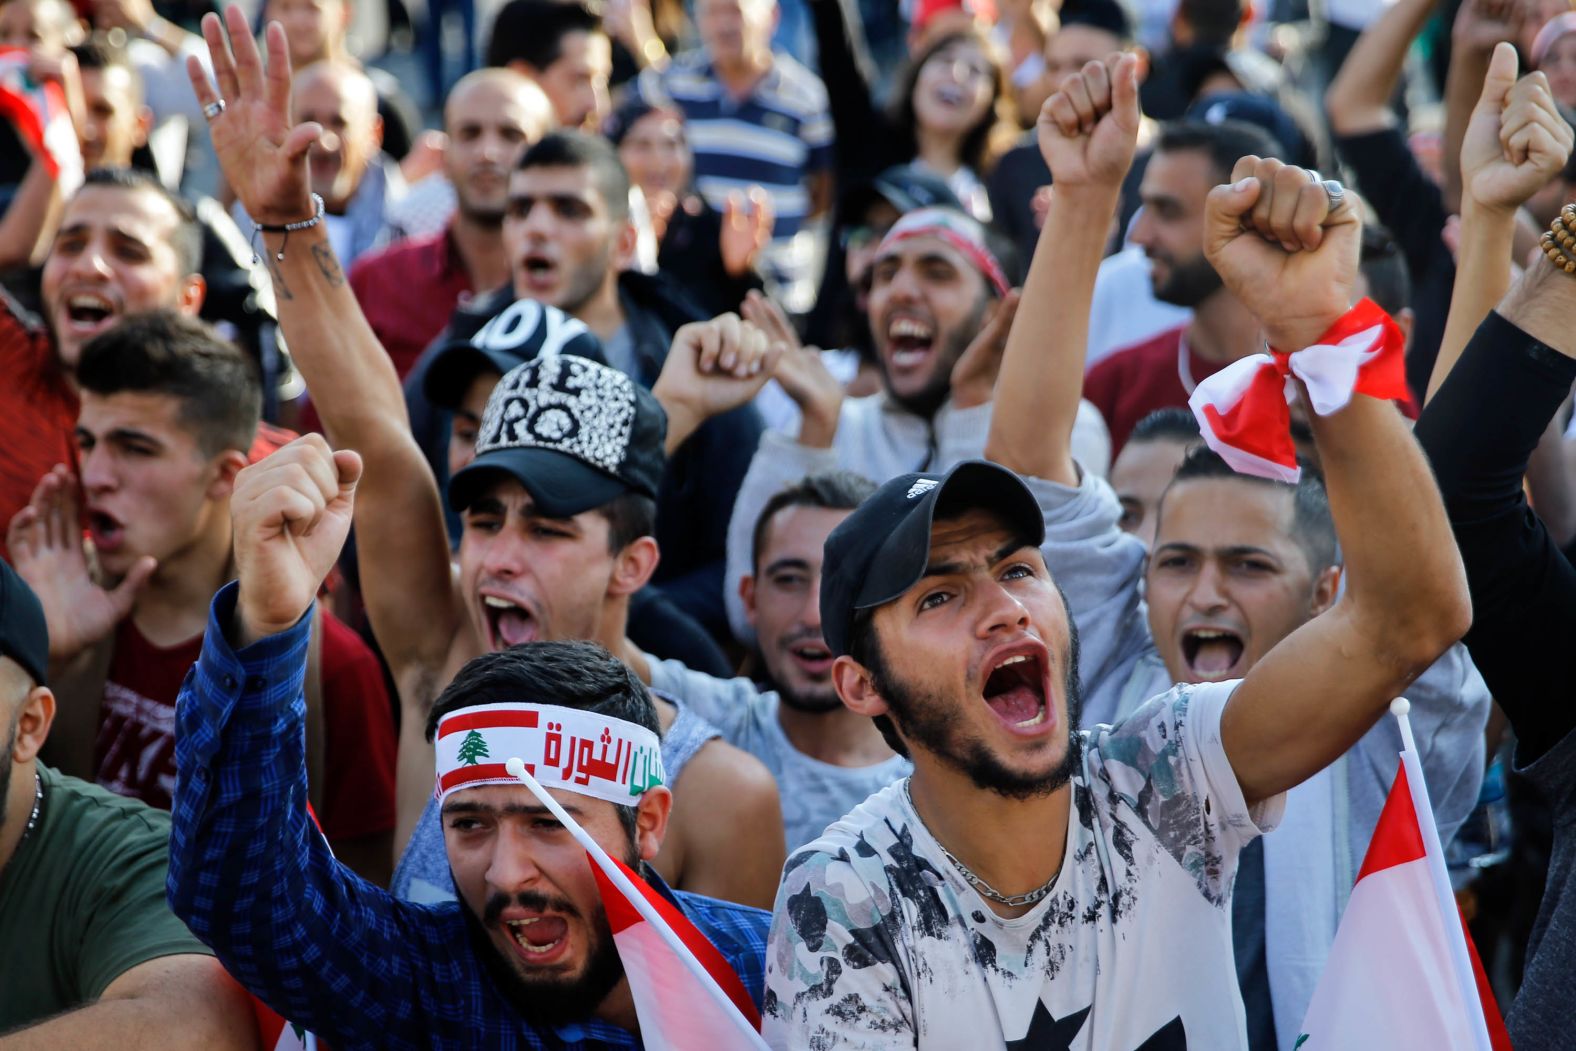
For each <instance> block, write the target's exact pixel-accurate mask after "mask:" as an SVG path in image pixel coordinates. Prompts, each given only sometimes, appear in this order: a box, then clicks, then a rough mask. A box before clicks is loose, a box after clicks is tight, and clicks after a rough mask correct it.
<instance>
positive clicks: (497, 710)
mask: <svg viewBox="0 0 1576 1051" xmlns="http://www.w3.org/2000/svg"><path fill="white" fill-rule="evenodd" d="M433 745H434V747H435V749H436V751H437V758H438V779H437V793H436V794H437V797H438V799H439V800H442V799H443V798H444V797H445V796H447V795H448V794H449V793H450V792H454V791H456V790H458V789H461V788H474V787H475V786H477V785H518V784H519V783H520V782H519V780H518V779H517V778H515V777H514V776H513V775H511V774H510V773H509V771H508V769H507V768H506V766H505V764H506V763H507V762H508V761H509V759H510V758H512V757H519V758H520V759H522V760H523V761H524V762H525V768H526V770H528V771H530V773H531V776H533V777H535V778H536V779H537V781H539V782H541V784H543V785H544V786H546V787H548V788H562V789H564V790H566V791H569V792H578V793H580V794H581V795H584V796H591V797H593V798H595V799H605V800H606V801H607V802H609V803H618V804H620V805H623V806H634V805H636V804H637V803H639V802H640V797H641V796H642V795H643V794H644V793H645V792H646V790H647V789H648V788H654V787H656V786H657V785H660V784H663V783H664V781H665V780H666V775H665V773H664V771H663V769H662V748H661V744H660V742H658V740H657V735H656V734H654V733H652V732H651V731H650V730H648V729H646V728H645V727H644V726H637V725H636V724H634V723H632V722H627V721H625V720H623V719H614V718H612V717H610V716H606V715H600V714H598V713H596V712H587V711H583V710H581V709H579V708H563V707H560V706H558V705H555V704H524V703H521V704H477V705H472V706H471V707H469V708H459V709H456V710H455V711H452V712H450V713H448V714H447V715H445V716H444V717H443V718H441V719H439V720H438V735H437V738H436V739H435V740H434V741H433Z"/></svg>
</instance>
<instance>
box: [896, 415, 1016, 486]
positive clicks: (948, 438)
mask: <svg viewBox="0 0 1576 1051" xmlns="http://www.w3.org/2000/svg"><path fill="white" fill-rule="evenodd" d="M991 404H992V403H991V402H986V403H985V404H984V405H975V406H973V407H971V408H967V409H958V408H954V407H953V405H952V402H950V401H948V402H947V403H946V404H945V405H943V406H942V407H941V408H940V409H938V410H936V417H935V420H934V423H933V426H934V428H935V438H936V458H935V459H934V460H933V461H932V462H931V467H930V469H931V470H932V471H947V470H950V469H952V468H953V467H955V466H957V465H958V464H960V463H962V462H963V461H964V460H983V459H984V458H985V440H986V439H987V438H988V437H990V413H991ZM877 480H878V481H885V480H886V479H884V478H883V479H877Z"/></svg>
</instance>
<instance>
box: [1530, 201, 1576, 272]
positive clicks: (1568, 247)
mask: <svg viewBox="0 0 1576 1051" xmlns="http://www.w3.org/2000/svg"><path fill="white" fill-rule="evenodd" d="M1572 227H1576V204H1567V205H1566V206H1565V207H1564V208H1561V209H1560V214H1559V215H1557V216H1556V217H1555V219H1554V222H1553V223H1551V224H1550V225H1549V228H1548V229H1547V230H1545V231H1544V233H1543V236H1542V237H1541V238H1539V239H1538V246H1539V247H1540V248H1542V249H1543V254H1544V255H1545V256H1547V257H1548V259H1549V262H1550V263H1553V264H1554V265H1555V266H1556V267H1558V268H1559V269H1561V270H1563V271H1565V272H1566V273H1567V274H1576V258H1573V257H1576V233H1573V232H1572V229H1571V228H1572ZM1567 252H1569V253H1570V255H1567V254H1566V253H1567Z"/></svg>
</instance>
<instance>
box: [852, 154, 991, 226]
mask: <svg viewBox="0 0 1576 1051" xmlns="http://www.w3.org/2000/svg"><path fill="white" fill-rule="evenodd" d="M876 201H885V202H887V203H888V204H890V205H891V206H892V207H894V208H896V209H897V210H898V214H900V215H905V214H907V213H909V212H912V211H914V210H916V209H919V208H956V209H958V210H959V211H962V210H963V205H962V203H961V202H960V201H959V200H958V195H957V194H955V193H953V192H952V188H951V187H949V186H948V185H947V180H945V179H943V178H942V177H941V176H939V175H937V174H935V173H934V172H931V171H927V170H926V169H924V168H921V167H919V166H918V165H915V164H896V165H893V166H892V167H890V168H887V169H886V170H884V171H882V172H881V174H880V175H877V176H876V177H875V178H874V179H871V180H870V181H869V182H865V183H861V184H859V185H857V186H855V187H853V189H851V190H849V191H848V193H847V194H846V195H845V196H844V197H843V215H844V216H846V217H848V220H849V221H853V220H854V219H855V218H857V217H858V216H861V215H863V214H864V213H865V212H866V211H867V210H868V209H869V208H870V206H871V205H872V204H874V203H875V202H876Z"/></svg>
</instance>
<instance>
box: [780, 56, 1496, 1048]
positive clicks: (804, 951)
mask: <svg viewBox="0 0 1576 1051" xmlns="http://www.w3.org/2000/svg"><path fill="white" fill-rule="evenodd" d="M1138 123H1139V110H1138V90H1137V61H1136V59H1135V58H1133V57H1132V56H1120V57H1113V58H1112V59H1111V60H1108V62H1107V63H1105V64H1101V63H1089V64H1087V65H1086V66H1085V67H1084V69H1083V72H1082V73H1081V74H1079V75H1078V76H1077V77H1074V78H1069V79H1068V80H1067V81H1066V82H1064V86H1063V88H1062V90H1060V91H1058V92H1057V93H1056V94H1055V95H1053V96H1052V97H1051V99H1050V100H1049V102H1048V103H1047V105H1046V109H1045V115H1044V116H1043V117H1042V119H1041V122H1040V126H1039V134H1040V137H1041V143H1042V149H1043V150H1044V152H1045V154H1046V161H1047V164H1048V165H1049V167H1050V168H1051V171H1052V175H1053V178H1054V181H1055V185H1056V187H1057V192H1056V194H1055V195H1054V196H1053V197H1052V199H1051V204H1050V212H1049V215H1048V218H1047V222H1046V227H1045V231H1044V233H1043V234H1042V238H1041V246H1040V250H1039V251H1038V252H1037V253H1036V256H1035V259H1034V264H1033V267H1032V269H1031V271H1030V274H1029V278H1028V281H1027V283H1026V290H1027V294H1026V296H1025V298H1024V304H1025V305H1024V308H1023V309H1022V310H1021V311H1020V314H1019V317H1018V319H1017V323H1016V324H1015V325H1014V328H1013V331H1012V333H1011V335H1010V336H1009V337H1008V347H1007V351H1006V354H1005V359H1004V362H1003V370H1002V376H1001V380H1000V389H999V393H998V399H999V404H998V405H997V410H996V412H997V415H996V417H995V419H994V420H993V424H992V430H991V436H990V439H989V442H988V445H987V452H988V454H989V456H990V458H991V460H993V461H995V462H994V463H985V462H978V461H974V462H967V463H964V464H961V465H959V466H958V467H956V468H954V469H953V470H951V471H949V472H946V473H931V474H908V475H902V476H899V477H897V478H894V479H892V480H891V481H889V482H887V483H886V484H885V485H883V486H882V487H881V488H880V489H878V490H877V492H876V494H875V495H874V496H872V497H871V498H870V499H869V500H867V501H866V502H865V503H864V504H863V505H862V506H861V507H860V508H859V509H858V510H857V511H855V512H854V513H853V514H852V515H850V516H849V518H848V519H847V520H845V521H844V522H843V524H842V525H841V526H839V527H838V528H837V529H835V530H834V531H833V532H832V534H831V536H830V537H828V539H827V544H826V564H827V565H829V566H833V567H835V568H834V569H833V571H832V572H831V573H829V574H828V576H827V578H826V580H825V581H824V582H823V585H822V590H821V609H822V630H823V633H824V635H825V638H826V641H827V645H828V646H829V647H830V649H831V650H832V652H833V653H834V654H836V655H837V656H836V661H835V663H834V665H833V669H832V674H833V680H834V682H835V684H836V688H837V692H838V696H839V697H841V698H842V700H843V703H844V704H846V705H847V706H848V707H850V708H851V709H853V710H854V711H857V712H861V713H864V714H867V715H870V716H872V717H876V718H878V719H879V725H881V726H883V728H884V729H885V730H886V731H887V733H888V737H889V740H890V741H891V742H892V743H893V746H894V747H895V748H897V749H898V750H900V751H906V752H908V753H909V755H910V756H911V757H912V759H913V762H914V773H913V775H912V777H910V778H908V779H906V780H904V781H902V782H900V783H898V784H894V785H892V786H890V787H889V788H887V789H885V790H883V791H882V792H879V793H877V794H876V795H874V796H872V797H871V798H870V799H869V800H867V801H866V802H865V803H864V804H863V805H862V806H860V807H859V808H857V809H855V810H854V811H853V812H852V813H851V814H849V815H848V816H847V817H845V818H844V819H843V820H842V821H840V822H838V823H836V824H834V825H833V826H832V827H831V828H829V829H827V831H826V833H825V834H824V835H823V836H822V837H821V838H820V839H818V840H817V841H816V842H814V843H812V844H810V845H809V846H807V847H805V848H803V849H801V850H799V851H798V852H796V853H795V854H794V855H793V856H792V857H790V858H789V861H788V864H787V866H786V867H785V869H784V876H783V883H782V886H781V887H780V888H779V890H778V897H777V904H776V907H775V911H774V915H773V924H772V933H771V938H770V943H769V945H768V951H767V979H766V984H767V991H766V1012H765V1014H766V1017H765V1022H764V1032H765V1035H766V1037H767V1040H768V1042H769V1043H770V1044H771V1045H772V1046H773V1047H776V1048H802V1047H817V1048H823V1049H834V1048H858V1049H874V1048H899V1047H902V1048H915V1047H918V1048H922V1049H932V1048H934V1049H941V1048H955V1047H977V1046H985V1045H994V1046H1001V1045H1005V1046H1006V1047H1008V1048H1013V1049H1016V1048H1043V1047H1052V1046H1066V1047H1069V1048H1078V1049H1080V1051H1092V1049H1102V1051H1103V1049H1106V1048H1136V1047H1150V1048H1182V1047H1201V1048H1202V1047H1208V1048H1212V1049H1215V1048H1221V1049H1231V1048H1245V1047H1247V1046H1248V1043H1247V1036H1246V1032H1245V1020H1244V1015H1243V1007H1242V1000H1241V996H1240V994H1239V992H1238V987H1237V978H1236V972H1235V968H1234V953H1233V945H1232V923H1231V912H1230V909H1231V899H1232V893H1233V883H1234V879H1235V876H1236V870H1237V864H1238V858H1239V856H1240V855H1241V853H1242V851H1243V849H1244V848H1245V847H1246V846H1247V845H1248V844H1249V843H1251V842H1252V841H1253V840H1254V839H1255V838H1256V837H1257V836H1259V835H1260V834H1262V833H1264V832H1267V831H1270V830H1271V829H1273V828H1274V827H1275V826H1276V824H1277V823H1278V822H1279V820H1280V818H1281V816H1282V812H1283V808H1284V807H1285V793H1286V792H1287V791H1288V790H1289V789H1291V788H1292V787H1294V786H1295V785H1297V784H1299V783H1301V782H1302V781H1304V780H1306V779H1307V778H1309V777H1311V776H1313V775H1314V774H1316V773H1317V772H1318V771H1320V770H1321V769H1322V768H1323V767H1324V766H1325V765H1326V764H1328V763H1329V762H1330V761H1331V760H1332V759H1333V758H1334V757H1336V756H1338V755H1340V754H1341V753H1342V752H1344V751H1345V750H1346V749H1348V748H1350V747H1351V746H1352V745H1353V744H1354V743H1355V742H1356V741H1357V740H1358V739H1359V738H1360V737H1361V736H1362V735H1363V734H1364V733H1365V732H1366V731H1367V730H1368V729H1369V728H1370V727H1371V726H1372V725H1373V724H1374V722H1375V721H1376V720H1377V719H1378V718H1379V717H1380V715H1381V714H1382V713H1383V712H1384V711H1385V709H1386V707H1387V706H1388V705H1389V703H1390V701H1391V700H1392V699H1393V698H1394V697H1396V696H1397V695H1399V694H1400V693H1402V692H1403V691H1404V690H1405V689H1406V688H1407V687H1408V685H1409V684H1410V683H1411V682H1412V680H1413V679H1414V678H1415V677H1416V676H1417V675H1418V674H1420V673H1421V672H1422V671H1423V670H1424V669H1425V668H1427V667H1428V666H1429V665H1430V664H1431V663H1432V662H1433V661H1434V660H1436V659H1437V658H1438V656H1439V655H1440V654H1441V653H1442V652H1444V650H1445V649H1446V648H1447V647H1449V646H1450V645H1451V643H1453V642H1454V641H1456V640H1457V639H1458V638H1459V637H1460V636H1461V635H1462V634H1463V633H1464V632H1465V631H1466V629H1467V627H1468V625H1469V623H1470V617H1471V611H1470V605H1469V603H1468V600H1467V595H1466V589H1465V581H1464V576H1463V572H1462V568H1461V562H1460V559H1459V557H1458V555H1457V553H1456V551H1455V549H1454V547H1453V546H1452V545H1451V544H1450V541H1449V524H1448V522H1447V521H1446V520H1445V516H1444V513H1443V508H1442V506H1441V502H1440V499H1439V496H1438V493H1437V491H1436V490H1435V488H1434V486H1433V482H1432V478H1431V475H1430V473H1429V469H1428V466H1427V464H1426V462H1425V461H1424V460H1423V458H1422V456H1421V453H1420V450H1419V449H1418V448H1417V446H1416V444H1415V443H1414V441H1413V440H1412V438H1411V436H1410V434H1409V433H1408V431H1407V428H1406V426H1405V423H1404V421H1403V420H1402V419H1401V417H1400V415H1399V414H1398V413H1397V412H1396V410H1395V408H1394V407H1393V406H1392V405H1388V404H1385V403H1384V402H1383V401H1381V400H1379V399H1378V398H1375V397H1371V396H1369V395H1368V394H1366V393H1359V392H1352V391H1348V400H1347V401H1346V403H1345V405H1344V406H1343V407H1341V408H1339V409H1334V410H1332V411H1331V413H1330V414H1329V415H1327V416H1316V417H1315V418H1314V419H1313V421H1312V423H1313V428H1314V435H1315V439H1316V441H1317V442H1318V446H1319V450H1320V452H1321V454H1322V456H1323V462H1324V467H1325V471H1326V474H1327V478H1328V485H1329V489H1330V494H1331V507H1332V509H1333V512H1334V514H1333V517H1334V520H1335V524H1336V532H1337V536H1338V537H1339V538H1340V541H1341V543H1342V546H1343V548H1344V551H1345V556H1346V570H1347V574H1348V580H1347V587H1346V591H1345V594H1344V595H1343V596H1342V598H1341V600H1340V601H1339V602H1338V603H1337V604H1336V605H1335V606H1334V607H1332V608H1331V609H1330V610H1329V611H1328V612H1326V613H1325V614H1323V615H1321V616H1319V617H1316V618H1314V619H1313V620H1311V621H1309V622H1308V623H1307V624H1305V625H1303V626H1302V627H1300V628H1298V629H1297V630H1296V631H1294V632H1292V633H1291V634H1290V635H1288V636H1287V637H1286V638H1285V639H1283V640H1282V641H1281V642H1280V643H1279V644H1278V645H1277V646H1275V647H1274V648H1273V649H1272V650H1271V652H1270V653H1268V654H1267V655H1265V657H1264V658H1263V659H1261V660H1259V661H1258V662H1257V663H1256V664H1255V665H1254V666H1253V667H1252V668H1251V669H1250V670H1249V671H1248V672H1247V674H1246V676H1245V677H1244V678H1242V679H1240V680H1231V681H1226V682H1208V683H1199V684H1190V685H1183V686H1178V687H1174V688H1172V689H1171V690H1169V691H1167V692H1165V693H1162V694H1159V695H1158V696H1155V697H1152V698H1151V699H1149V700H1148V701H1147V702H1146V703H1145V704H1143V705H1141V706H1140V707H1139V708H1138V709H1137V710H1136V711H1134V712H1133V713H1132V714H1131V715H1130V716H1129V717H1128V718H1127V719H1125V720H1123V721H1121V722H1119V723H1117V724H1115V725H1107V726H1099V727H1096V728H1095V729H1093V730H1089V731H1080V730H1079V729H1078V727H1079V726H1080V725H1081V724H1080V721H1079V705H1080V689H1079V668H1080V653H1079V649H1080V647H1079V631H1078V626H1079V625H1078V621H1077V618H1078V617H1079V616H1083V615H1087V613H1088V611H1089V610H1090V609H1091V608H1092V607H1093V606H1095V605H1096V604H1097V603H1098V602H1099V601H1100V599H1101V595H1102V588H1103V587H1104V582H1103V581H1101V580H1100V579H1098V578H1097V575H1096V574H1090V573H1082V572H1080V571H1079V568H1078V566H1077V564H1076V563H1075V562H1074V563H1071V564H1070V565H1069V568H1068V569H1067V570H1066V571H1064V572H1059V573H1057V574H1055V575H1054V576H1053V575H1052V573H1051V571H1050V570H1049V569H1048V568H1047V566H1048V563H1050V562H1053V561H1056V560H1057V557H1058V556H1059V555H1062V554H1064V553H1065V547H1066V545H1067V544H1068V542H1069V539H1070V538H1069V537H1067V536H1065V535H1064V533H1063V530H1062V529H1061V528H1060V526H1059V524H1058V523H1056V522H1053V521H1051V520H1050V515H1049V513H1048V511H1047V510H1046V504H1047V502H1049V501H1050V500H1052V499H1053V497H1054V495H1055V494H1054V490H1056V489H1057V488H1058V487H1063V488H1066V487H1077V486H1078V485H1080V483H1081V481H1082V480H1083V479H1082V476H1081V472H1080V471H1079V469H1078V467H1077V465H1076V463H1075V461H1074V460H1073V458H1072V456H1071V455H1070V452H1069V444H1070V443H1069V438H1070V432H1071V426H1070V421H1071V420H1072V419H1073V415H1074V413H1075V411H1076V409H1075V406H1076V404H1077V398H1078V389H1077V383H1076V379H1073V380H1072V381H1069V378H1068V377H1067V376H1066V375H1065V374H1064V373H1063V371H1062V368H1061V366H1062V365H1064V364H1065V362H1064V361H1063V359H1064V358H1065V357H1067V356H1069V355H1070V354H1071V353H1073V351H1072V348H1077V349H1078V351H1079V352H1081V349H1082V343H1083V340H1084V338H1085V334H1086V328H1087V324H1088V316H1087V312H1088V301H1089V296H1090V294H1091V291H1092V288H1093V284H1094V279H1095V274H1096V271H1097V269H1098V265H1099V260H1100V256H1101V254H1102V249H1103V246H1104V243H1105V235H1106V232H1107V231H1108V229H1109V224H1110V219H1111V216H1112V215H1113V214H1114V213H1115V210H1116V205H1117V192H1118V191H1117V187H1118V186H1119V185H1120V182H1121V179H1122V176H1123V174H1124V173H1125V172H1126V170H1127V168H1128V166H1129V164H1130V163H1131V161H1132V155H1133V150H1134V144H1135V140H1136V137H1137V132H1138ZM1232 174H1233V177H1234V181H1233V182H1232V183H1231V184H1230V185H1228V186H1220V187H1217V188H1216V189H1215V190H1214V191H1212V193H1211V195H1210V201H1209V208H1208V212H1207V214H1206V218H1205V228H1206V231H1207V233H1206V245H1207V248H1208V252H1209V258H1210V262H1211V264H1212V265H1213V266H1214V267H1215V269H1216V270H1217V271H1218V272H1219V273H1220V275H1221V277H1222V279H1223V280H1224V281H1225V282H1226V283H1227V285H1228V286H1229V287H1230V288H1231V289H1232V290H1233V292H1234V293H1235V294H1236V295H1238V296H1241V297H1242V298H1243V301H1244V303H1245V304H1247V306H1248V308H1249V309H1250V310H1251V311H1252V312H1253V313H1254V315H1255V316H1257V317H1258V318H1259V319H1260V320H1261V321H1262V322H1263V323H1264V325H1265V326H1266V331H1267V334H1268V336H1269V338H1270V341H1271V344H1272V345H1273V346H1276V347H1291V348H1297V349H1298V350H1301V349H1302V348H1306V347H1310V346H1313V345H1315V344H1318V343H1320V342H1321V341H1322V337H1323V336H1324V334H1325V333H1327V332H1328V331H1330V330H1331V329H1332V327H1335V326H1336V325H1338V324H1344V323H1351V322H1352V321H1354V320H1356V319H1358V318H1361V317H1362V316H1365V313H1364V312H1366V310H1367V309H1368V306H1367V305H1361V304H1360V305H1359V307H1358V308H1356V310H1355V311H1354V310H1353V309H1352V308H1351V307H1350V304H1351V302H1352V293H1353V284H1354V280H1355V274H1356V263H1357V247H1358V239H1359V237H1360V232H1361V223H1360V219H1359V217H1358V215H1357V214H1356V210H1355V209H1354V208H1353V207H1352V206H1351V204H1350V203H1349V198H1348V197H1347V196H1345V195H1344V194H1337V193H1335V192H1332V191H1331V190H1330V189H1328V188H1327V187H1326V186H1325V185H1323V184H1320V183H1318V182H1316V181H1313V180H1310V179H1309V178H1308V175H1307V173H1306V172H1304V171H1302V170H1301V169H1297V168H1292V167H1288V166H1283V165H1281V164H1280V163H1279V162H1277V161H1263V160H1260V159H1258V158H1256V157H1246V158H1243V159H1242V160H1241V161H1239V162H1238V164H1237V166H1236V170H1235V171H1234V172H1233V173H1232ZM1294 218H1295V219H1297V220H1298V221H1296V222H1294V221H1293V220H1294ZM1046 290H1053V292H1054V294H1045V292H1046ZM1381 331H1382V333H1383V340H1382V342H1380V344H1379V349H1380V351H1381V352H1382V353H1384V354H1388V355H1391V359H1390V360H1391V361H1392V362H1395V361H1398V357H1397V356H1398V355H1399V354H1400V342H1399V334H1398V333H1396V332H1393V331H1392V329H1391V328H1382V330H1381ZM1392 337H1393V338H1392ZM1048 343H1049V344H1050V345H1051V346H1050V350H1049V351H1047V349H1046V345H1047V344H1048ZM1293 357H1294V359H1295V355H1293ZM1277 389H1278V388H1277ZM1048 413H1049V415H1048ZM1036 414H1038V415H1036ZM1047 418H1049V419H1053V420H1055V421H1057V425H1056V426H1054V427H1053V428H1046V427H1044V426H1038V427H1030V426H1028V425H1027V421H1029V420H1031V419H1039V420H1044V419H1047ZM1020 475H1021V476H1023V477H1020ZM1119 539H1120V538H1119ZM1074 542H1076V541H1074ZM1085 666H1086V665H1085Z"/></svg>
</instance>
